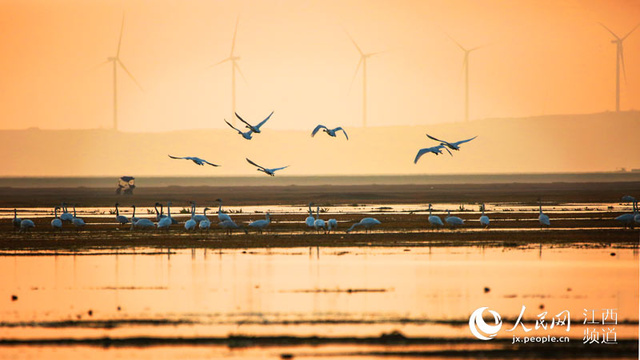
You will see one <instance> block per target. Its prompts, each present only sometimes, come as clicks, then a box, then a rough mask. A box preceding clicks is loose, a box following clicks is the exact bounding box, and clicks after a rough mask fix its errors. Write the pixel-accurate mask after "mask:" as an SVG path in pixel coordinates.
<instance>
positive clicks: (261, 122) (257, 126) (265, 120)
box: [255, 111, 274, 130]
mask: <svg viewBox="0 0 640 360" xmlns="http://www.w3.org/2000/svg"><path fill="white" fill-rule="evenodd" d="M273 113H274V112H273V111H272V112H271V114H269V116H267V118H266V119H264V120H262V121H260V123H259V124H258V125H256V126H255V128H256V129H258V130H260V126H262V125H264V123H266V122H267V120H269V118H271V115H273Z"/></svg>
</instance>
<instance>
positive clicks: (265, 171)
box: [246, 158, 289, 176]
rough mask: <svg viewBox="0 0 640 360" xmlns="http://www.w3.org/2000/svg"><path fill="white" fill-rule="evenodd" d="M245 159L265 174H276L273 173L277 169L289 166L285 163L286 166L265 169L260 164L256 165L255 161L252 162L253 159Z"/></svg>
mask: <svg viewBox="0 0 640 360" xmlns="http://www.w3.org/2000/svg"><path fill="white" fill-rule="evenodd" d="M246 159H247V161H248V162H249V164H251V165H253V166H255V167H257V168H258V169H257V170H258V171H262V172H263V173H265V174H267V175H271V176H275V175H276V174H275V172H276V171H278V170H282V169H286V168H288V167H289V165H287V166H283V167H279V168H275V169H267V168H266V167H263V166H260V165H258V164H256V163H254V162H253V161H251V160H249V158H246Z"/></svg>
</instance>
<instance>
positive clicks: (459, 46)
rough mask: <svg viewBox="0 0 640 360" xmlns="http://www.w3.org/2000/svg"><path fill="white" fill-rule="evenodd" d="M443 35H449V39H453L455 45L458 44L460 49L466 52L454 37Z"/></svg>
mask: <svg viewBox="0 0 640 360" xmlns="http://www.w3.org/2000/svg"><path fill="white" fill-rule="evenodd" d="M445 35H447V37H449V39H451V41H453V42H454V43H455V44H456V45H458V47H459V48H460V49H462V51H464V52H467V49H465V48H464V47H463V46H462V45H460V43H459V42H457V41H456V39H454V38H452V37H451V35H449V34H447V33H445Z"/></svg>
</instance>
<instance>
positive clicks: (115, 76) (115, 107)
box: [103, 14, 144, 131]
mask: <svg viewBox="0 0 640 360" xmlns="http://www.w3.org/2000/svg"><path fill="white" fill-rule="evenodd" d="M123 30H124V14H122V26H121V27H120V39H119V40H118V50H117V51H116V56H110V57H108V58H107V61H106V62H104V63H103V64H106V63H109V62H112V63H113V129H114V130H116V131H117V130H118V65H120V67H121V68H122V70H124V71H125V72H126V73H127V75H129V77H130V78H131V80H133V82H135V83H136V85H138V87H139V88H140V90H143V89H142V86H141V85H140V83H139V82H138V80H136V78H134V77H133V75H132V74H131V72H130V71H129V70H128V69H127V67H126V66H124V63H123V62H122V61H121V60H120V47H121V45H122V33H123ZM143 91H144V90H143Z"/></svg>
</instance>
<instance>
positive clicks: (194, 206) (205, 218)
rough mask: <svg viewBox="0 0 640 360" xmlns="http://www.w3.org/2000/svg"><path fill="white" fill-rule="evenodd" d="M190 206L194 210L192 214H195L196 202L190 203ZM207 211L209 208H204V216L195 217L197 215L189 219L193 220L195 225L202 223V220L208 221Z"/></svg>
mask: <svg viewBox="0 0 640 360" xmlns="http://www.w3.org/2000/svg"><path fill="white" fill-rule="evenodd" d="M191 205H192V206H193V208H194V214H195V208H196V202H195V201H191ZM207 210H211V209H209V208H205V209H204V214H203V215H197V214H195V215H193V216H192V217H191V218H192V219H193V220H195V221H196V222H197V223H200V221H202V220H209V219H208V218H207Z"/></svg>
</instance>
